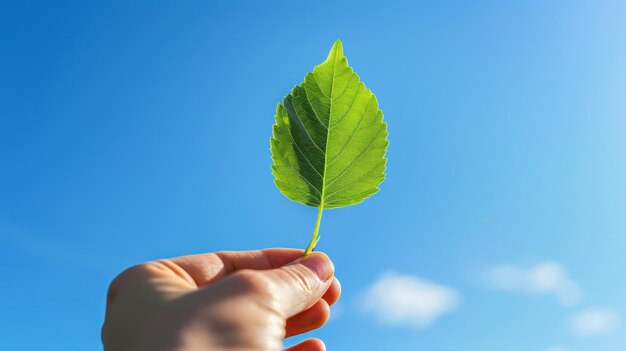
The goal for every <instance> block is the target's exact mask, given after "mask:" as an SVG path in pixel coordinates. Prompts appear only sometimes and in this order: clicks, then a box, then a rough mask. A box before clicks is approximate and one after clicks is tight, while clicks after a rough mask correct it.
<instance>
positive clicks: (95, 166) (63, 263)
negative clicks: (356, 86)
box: [0, 1, 626, 351]
mask: <svg viewBox="0 0 626 351" xmlns="http://www.w3.org/2000/svg"><path fill="white" fill-rule="evenodd" d="M624 18H626V4H625V3H624V2H621V1H587V2H585V1H527V2H524V3H523V4H522V3H521V2H509V1H477V2H465V1H459V2H454V1H452V2H449V1H448V2H433V3H418V2H408V1H407V2H394V1H388V2H387V1H377V2H374V1H353V2H341V1H277V2H269V1H268V2H265V1H264V2H260V1H258V2H252V1H250V2H242V1H214V2H212V1H197V2H194V1H184V2H183V1H118V2H90V1H64V2H37V1H3V2H2V4H1V5H0V335H1V337H0V349H2V350H63V351H69V350H94V349H96V350H97V349H99V348H100V339H99V328H100V325H101V322H102V319H103V315H104V297H105V292H106V288H107V285H108V283H109V282H110V280H111V279H112V278H113V277H114V276H115V275H116V274H117V273H118V272H120V271H121V270H123V269H124V268H125V267H127V266H129V265H132V264H134V263H138V262H142V261H145V260H150V259H155V258H160V257H171V256H177V255H182V254H188V253H198V252H206V251H214V250H225V249H229V250H240V249H254V248H262V247H272V246H286V247H304V246H305V245H306V243H307V241H308V239H309V236H310V232H311V229H312V227H313V224H314V223H313V222H314V219H315V209H312V208H307V207H304V206H301V205H299V204H296V203H292V202H290V201H289V200H287V199H286V198H284V197H283V196H282V195H281V194H280V193H279V192H278V190H277V189H276V188H275V186H274V185H273V183H272V176H271V174H270V168H269V165H270V153H269V137H270V133H271V125H272V123H273V113H274V109H275V105H276V103H277V102H278V101H279V100H280V99H281V98H282V97H283V96H284V94H286V93H287V92H288V91H289V90H290V89H291V88H292V87H293V86H294V85H295V84H297V83H299V82H300V81H301V80H302V79H303V77H304V74H305V73H306V72H308V71H309V70H310V69H311V68H312V67H313V66H314V65H315V64H317V63H319V62H321V61H322V60H323V59H324V58H325V56H326V54H327V51H328V50H329V49H330V47H331V45H332V43H333V41H334V40H335V39H337V38H341V39H342V40H343V42H344V49H345V53H346V55H347V56H348V58H349V60H350V64H351V65H352V66H353V67H354V68H355V70H356V71H357V72H358V73H359V74H360V76H361V78H362V79H363V81H364V82H365V83H366V84H367V85H368V87H369V88H371V89H372V90H373V91H374V92H375V93H376V95H377V97H378V99H379V101H380V106H381V108H382V110H383V112H384V113H385V118H386V120H387V122H388V123H389V132H390V147H389V154H388V157H389V163H388V177H387V180H386V181H385V183H383V185H382V190H381V191H380V193H378V194H376V195H375V196H374V197H372V198H371V199H369V200H367V201H366V202H364V203H363V204H361V205H359V206H354V207H350V208H344V209H339V210H332V211H329V212H328V213H326V215H325V217H324V221H323V224H322V230H321V233H322V240H321V242H320V244H319V249H321V250H323V251H326V252H327V253H329V254H330V255H331V256H332V257H333V259H334V261H335V263H336V267H337V276H338V277H339V278H340V279H341V280H342V282H343V287H344V295H343V297H342V302H341V306H340V309H341V311H343V312H342V313H341V315H339V313H338V316H337V318H336V319H334V320H332V321H331V322H330V323H329V324H328V325H327V326H325V327H324V328H322V329H321V330H320V331H317V332H315V333H312V335H315V336H318V337H322V338H323V339H324V340H325V341H326V343H327V345H328V348H329V350H407V349H411V350H432V351H438V350H439V351H447V350H461V349H462V350H481V351H501V350H507V351H531V350H539V351H542V350H544V349H545V348H546V347H547V346H550V345H553V344H561V345H565V346H567V347H568V348H569V349H570V350H572V351H595V350H602V351H620V350H625V349H626V337H625V336H624V335H625V334H624V333H615V334H612V335H606V336H602V337H597V338H590V339H580V338H577V337H575V336H574V335H572V333H571V332H570V331H569V330H568V328H567V323H566V321H567V319H568V318H569V316H570V315H571V314H572V313H573V312H575V309H564V308H563V307H561V306H558V305H557V304H556V303H554V301H553V299H550V298H547V297H545V298H530V297H527V296H518V295H510V294H494V293H493V292H489V291H486V290H485V289H484V287H483V286H482V285H481V284H480V282H478V278H477V276H476V271H477V270H478V269H479V268H480V267H483V266H488V265H492V264H498V263H516V264H517V263H525V262H535V261H538V260H546V259H550V260H556V261H558V262H561V263H562V264H564V265H565V266H566V267H567V268H568V269H569V271H570V275H571V277H572V279H574V280H575V281H577V282H578V283H579V284H580V285H581V286H582V287H583V288H584V290H585V292H586V296H585V300H584V302H583V304H582V305H581V306H580V307H586V306H589V307H593V306H604V307H610V308H613V309H615V310H617V311H620V312H621V313H625V312H626V299H625V296H626V279H625V277H626V275H625V273H624V267H626V219H625V218H626V97H625V95H624V92H625V91H626V21H625V20H624ZM387 270H396V271H399V272H401V273H405V274H413V275H418V276H420V277H423V278H426V279H429V280H433V281H436V282H438V283H440V284H444V285H448V286H452V287H454V288H456V289H458V290H459V291H460V292H461V293H462V296H463V298H462V303H461V305H460V307H459V308H458V309H457V310H455V311H453V312H452V313H450V314H448V315H445V316H443V317H442V318H441V319H440V320H438V321H437V322H436V323H435V324H434V325H433V326H431V327H430V328H427V329H424V330H414V329H411V328H406V327H383V326H380V325H379V324H378V323H377V321H376V320H375V318H373V316H364V315H361V314H359V312H358V309H357V308H356V307H355V305H356V302H355V301H356V300H357V296H358V295H359V293H360V292H361V291H362V290H363V289H365V288H367V286H369V285H370V284H371V283H372V282H373V281H375V279H376V278H377V277H378V276H379V275H380V274H381V273H382V272H385V271H387Z"/></svg>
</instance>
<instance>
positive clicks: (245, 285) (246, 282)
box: [231, 269, 270, 295]
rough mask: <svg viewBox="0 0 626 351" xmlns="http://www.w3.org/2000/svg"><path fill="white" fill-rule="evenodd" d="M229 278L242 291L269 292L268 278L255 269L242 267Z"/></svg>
mask: <svg viewBox="0 0 626 351" xmlns="http://www.w3.org/2000/svg"><path fill="white" fill-rule="evenodd" d="M231 279H232V281H233V282H234V283H235V284H236V285H237V286H238V287H239V288H240V289H241V290H243V291H248V292H254V293H259V294H268V295H269V294H270V282H269V280H268V279H267V278H266V277H265V276H264V275H263V274H261V273H259V272H257V271H253V270H250V269H243V270H240V271H238V272H237V273H235V274H233V275H232V277H231Z"/></svg>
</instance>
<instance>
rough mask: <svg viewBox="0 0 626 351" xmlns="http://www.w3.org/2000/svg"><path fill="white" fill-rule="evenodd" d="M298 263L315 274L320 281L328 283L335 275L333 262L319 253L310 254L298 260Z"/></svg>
mask: <svg viewBox="0 0 626 351" xmlns="http://www.w3.org/2000/svg"><path fill="white" fill-rule="evenodd" d="M300 263H301V264H303V265H305V266H307V268H309V269H310V270H312V271H313V272H315V273H316V274H317V276H318V277H319V278H320V279H321V280H322V281H324V282H325V281H328V280H329V279H330V278H332V277H333V275H334V274H335V266H334V265H333V262H332V261H331V260H330V259H329V258H328V256H326V255H324V254H323V253H320V252H312V253H310V254H308V255H307V256H306V257H304V258H302V260H300Z"/></svg>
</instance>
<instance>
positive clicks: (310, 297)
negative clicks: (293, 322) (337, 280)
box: [258, 252, 335, 319]
mask: <svg viewBox="0 0 626 351" xmlns="http://www.w3.org/2000/svg"><path fill="white" fill-rule="evenodd" d="M334 271H335V268H334V266H333V263H332V261H331V260H330V258H328V256H326V255H325V254H324V253H321V252H313V253H311V254H309V255H308V256H306V257H304V258H302V259H301V260H298V261H296V262H293V263H291V264H288V265H286V266H283V267H280V268H277V269H272V270H266V271H261V272H259V273H258V274H260V275H261V276H262V277H263V278H264V279H266V280H267V282H268V283H269V286H270V287H271V293H272V295H273V297H274V299H275V300H276V305H275V309H276V312H278V313H280V314H281V315H282V316H283V317H284V318H285V319H287V318H290V317H293V316H295V315H296V314H298V313H300V312H302V311H304V310H307V309H309V308H310V307H311V306H313V304H315V302H317V300H319V299H320V298H322V296H323V295H324V294H325V293H326V291H327V290H328V288H329V287H330V286H331V284H332V281H333V279H332V278H333V274H334Z"/></svg>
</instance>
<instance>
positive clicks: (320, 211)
mask: <svg viewBox="0 0 626 351" xmlns="http://www.w3.org/2000/svg"><path fill="white" fill-rule="evenodd" d="M338 48H339V46H338V45H335V47H334V50H333V74H332V79H331V81H330V96H327V97H326V98H327V99H328V100H329V101H330V106H329V108H328V126H327V127H326V144H325V145H324V151H323V153H324V171H323V172H322V174H323V176H322V193H321V194H320V205H319V207H318V209H317V219H316V221H315V229H314V230H313V236H312V237H311V241H310V242H309V245H308V246H307V248H306V250H304V256H306V255H308V254H309V253H311V251H313V249H314V248H315V245H317V242H318V241H319V240H320V236H319V231H320V224H321V223H322V214H323V213H324V200H325V195H324V194H325V192H326V168H327V165H328V139H329V137H330V130H331V128H332V118H333V103H334V99H333V91H334V90H335V73H336V72H337V49H338ZM313 78H314V79H315V82H316V83H317V78H315V73H313ZM317 85H318V86H319V83H318V84H317ZM348 86H349V83H348ZM348 86H346V89H347V88H348ZM320 91H321V92H322V94H324V91H323V90H322V89H321V87H320ZM342 95H343V94H342ZM307 98H308V96H307ZM309 104H310V102H309ZM311 109H312V110H313V112H315V108H314V107H313V105H312V104H311ZM346 113H347V112H346ZM315 116H316V117H317V114H316V115H315ZM318 120H319V118H318ZM321 122H322V121H321V120H320V123H321ZM322 125H323V123H322Z"/></svg>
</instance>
